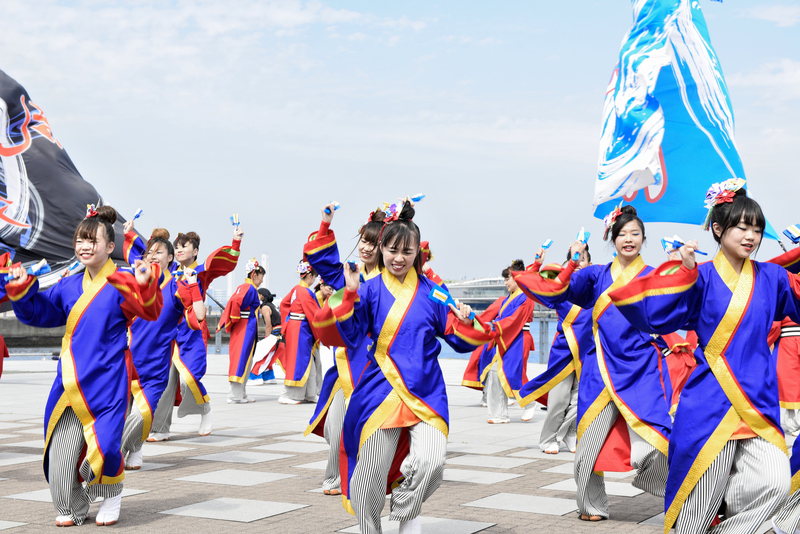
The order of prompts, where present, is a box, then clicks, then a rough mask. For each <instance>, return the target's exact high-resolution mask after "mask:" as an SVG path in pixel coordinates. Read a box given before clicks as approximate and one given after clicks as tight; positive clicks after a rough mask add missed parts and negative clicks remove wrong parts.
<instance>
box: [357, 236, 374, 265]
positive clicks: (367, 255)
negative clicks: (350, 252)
mask: <svg viewBox="0 0 800 534" xmlns="http://www.w3.org/2000/svg"><path fill="white" fill-rule="evenodd" d="M377 249H378V247H377V246H376V244H375V243H373V242H372V241H369V240H368V239H366V238H365V237H364V236H361V239H359V240H358V256H359V258H360V259H361V262H362V263H366V264H367V265H375V262H376V261H378V256H377V252H378V250H377Z"/></svg>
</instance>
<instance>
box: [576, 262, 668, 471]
mask: <svg viewBox="0 0 800 534" xmlns="http://www.w3.org/2000/svg"><path fill="white" fill-rule="evenodd" d="M645 267H646V266H645V264H644V261H643V260H642V257H641V256H637V257H636V259H635V260H633V261H632V262H631V264H630V265H628V266H627V267H626V268H625V270H622V266H621V265H620V264H619V258H614V261H613V262H612V264H611V277H612V279H613V280H614V283H612V284H611V285H610V286H609V287H608V288H607V289H606V290H605V291H603V294H602V295H600V297H599V298H598V299H597V302H596V303H595V305H594V309H593V310H592V323H593V324H592V329H593V331H594V343H595V346H596V350H597V364H598V367H599V368H600V375H601V376H602V377H603V382H604V383H605V385H606V391H607V392H608V394H609V395H610V397H611V400H613V401H614V404H615V405H616V406H617V409H618V410H619V413H620V414H622V417H624V418H625V422H626V423H628V425H630V427H631V428H632V429H633V431H634V432H636V433H637V434H638V435H639V436H641V437H642V439H644V440H645V441H647V442H648V443H649V444H650V445H652V446H653V447H655V448H656V449H657V450H658V451H660V452H661V453H662V454H663V455H664V456H667V454H668V449H669V442H668V441H667V438H665V437H664V436H662V435H661V434H660V433H659V432H657V431H656V430H654V429H653V428H651V427H650V426H649V425H647V424H645V423H643V422H642V421H641V420H640V419H639V418H638V417H637V416H636V414H634V413H633V412H632V411H631V409H630V408H628V406H627V405H626V404H625V403H624V402H622V399H620V398H619V396H618V395H617V394H616V392H615V391H614V388H613V387H612V383H611V378H610V377H609V375H608V369H607V368H606V364H605V358H604V355H603V345H602V343H600V331H599V328H598V324H597V321H598V320H599V319H600V317H602V315H603V313H605V311H606V310H607V309H608V307H609V306H610V305H611V297H609V296H608V294H609V293H611V292H612V291H614V290H615V289H618V288H620V287H623V286H624V285H626V284H627V283H628V282H630V281H631V280H633V279H634V278H636V276H637V275H638V274H639V273H640V272H642V270H643V269H644V268H645Z"/></svg>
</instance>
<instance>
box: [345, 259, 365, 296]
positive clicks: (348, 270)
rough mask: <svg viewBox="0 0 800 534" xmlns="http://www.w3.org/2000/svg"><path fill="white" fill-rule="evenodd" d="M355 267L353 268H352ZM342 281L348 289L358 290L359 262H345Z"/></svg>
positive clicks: (359, 282)
mask: <svg viewBox="0 0 800 534" xmlns="http://www.w3.org/2000/svg"><path fill="white" fill-rule="evenodd" d="M353 267H355V270H354V269H353ZM343 269H344V282H345V286H346V287H347V290H348V291H358V287H359V286H360V285H361V264H360V263H356V264H352V263H345V264H344V267H343Z"/></svg>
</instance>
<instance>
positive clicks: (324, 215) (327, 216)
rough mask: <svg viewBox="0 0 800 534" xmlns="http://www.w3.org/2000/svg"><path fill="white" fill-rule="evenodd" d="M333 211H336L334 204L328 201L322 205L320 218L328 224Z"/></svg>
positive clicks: (331, 218) (331, 219)
mask: <svg viewBox="0 0 800 534" xmlns="http://www.w3.org/2000/svg"><path fill="white" fill-rule="evenodd" d="M325 210H328V211H325ZM335 211H336V204H335V203H333V202H329V203H328V204H325V205H324V206H322V220H323V221H324V222H326V223H328V224H330V223H331V222H332V221H333V214H334V212H335ZM329 212H330V213H329Z"/></svg>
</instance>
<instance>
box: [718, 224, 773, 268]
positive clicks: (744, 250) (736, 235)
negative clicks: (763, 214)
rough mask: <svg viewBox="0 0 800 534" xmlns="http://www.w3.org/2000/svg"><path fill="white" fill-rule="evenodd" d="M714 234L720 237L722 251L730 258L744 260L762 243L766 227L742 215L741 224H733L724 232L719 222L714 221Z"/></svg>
mask: <svg viewBox="0 0 800 534" xmlns="http://www.w3.org/2000/svg"><path fill="white" fill-rule="evenodd" d="M713 230H714V234H715V235H717V236H718V237H719V246H720V249H722V253H723V254H725V256H727V257H728V258H737V259H740V260H743V259H745V258H748V257H750V254H752V253H753V251H754V250H756V249H757V248H758V245H760V244H761V238H762V237H763V235H764V229H763V228H761V227H760V226H755V225H753V224H750V223H748V222H746V221H745V218H744V217H742V218H741V219H740V220H739V224H737V225H736V226H732V227H730V228H728V229H727V230H725V232H724V233H722V232H721V231H722V228H721V227H720V225H719V224H717V223H714V226H713Z"/></svg>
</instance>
